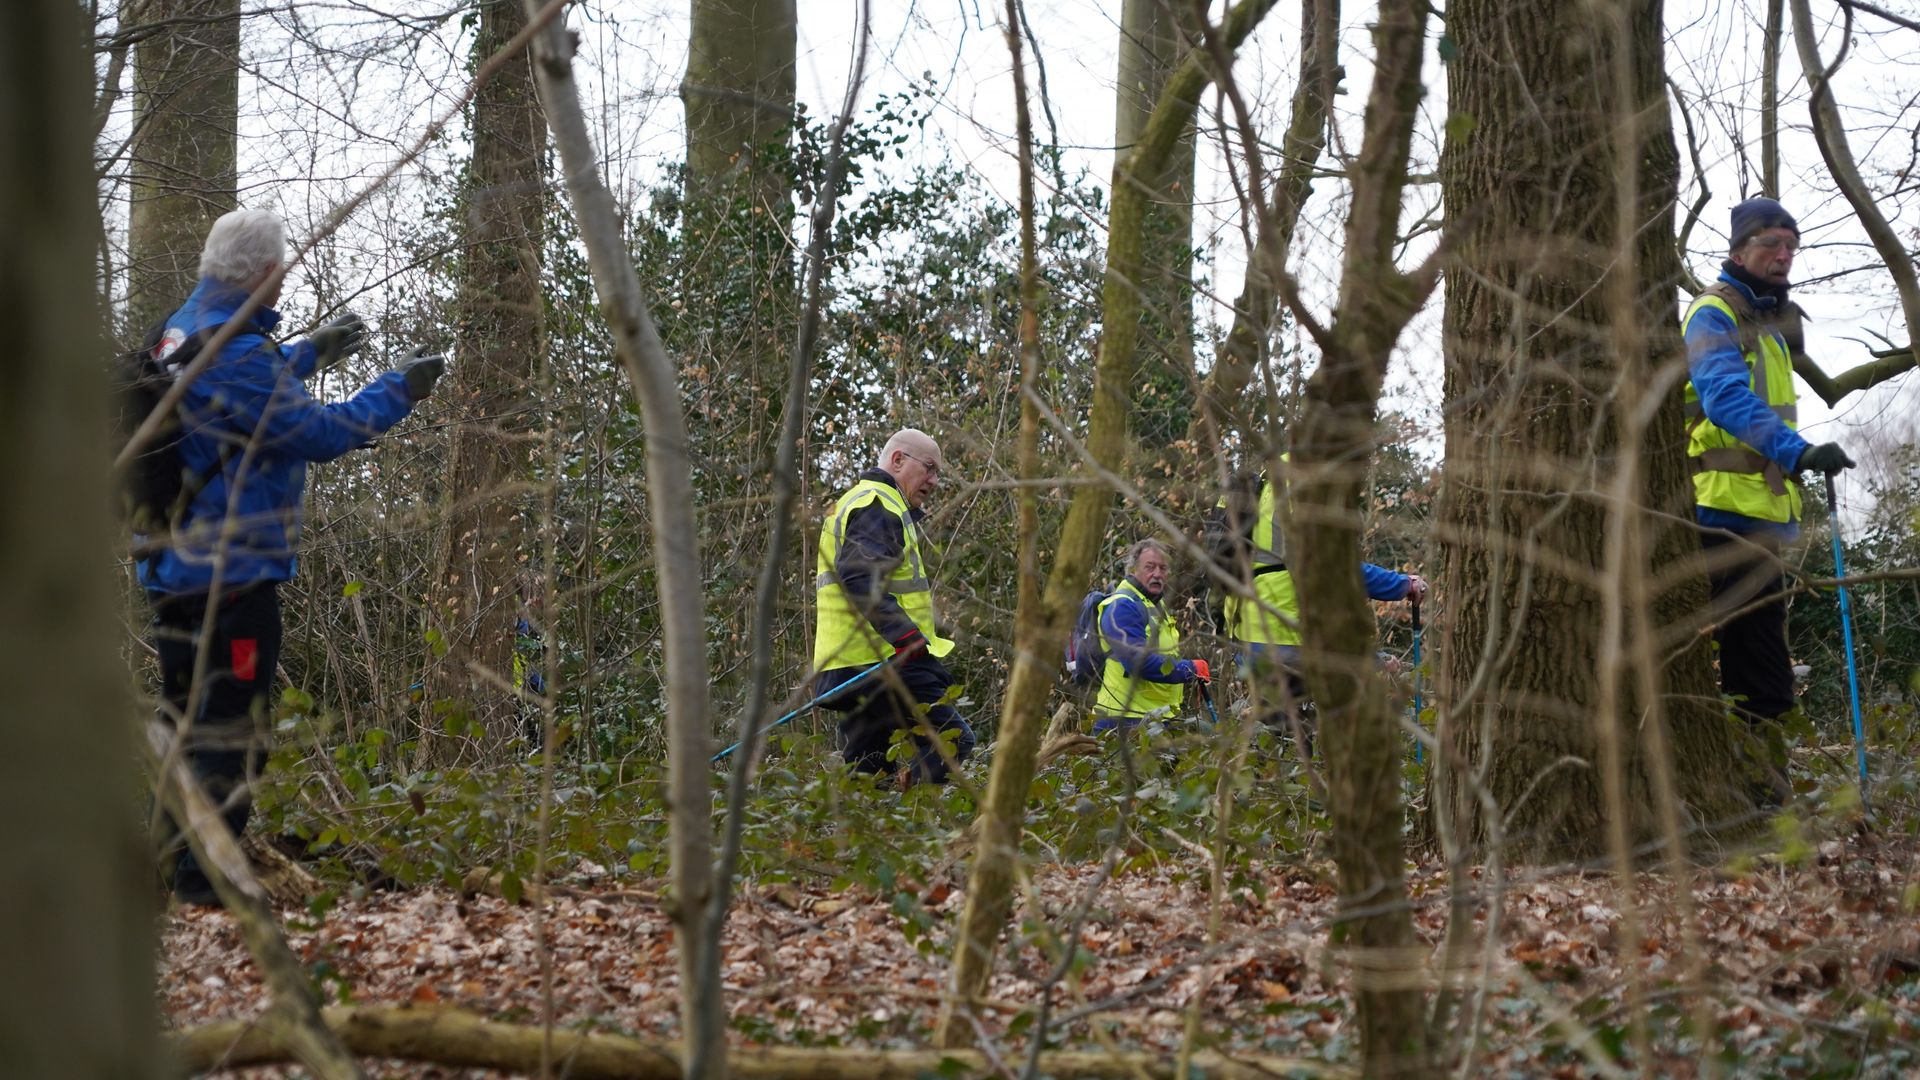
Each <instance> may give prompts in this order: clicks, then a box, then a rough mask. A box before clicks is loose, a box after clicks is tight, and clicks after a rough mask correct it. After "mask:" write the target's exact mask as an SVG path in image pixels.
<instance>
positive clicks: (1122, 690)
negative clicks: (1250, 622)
mask: <svg viewBox="0 0 1920 1080" xmlns="http://www.w3.org/2000/svg"><path fill="white" fill-rule="evenodd" d="M1172 567H1173V560H1172V559H1171V558H1170V557H1169V556H1168V554H1167V548H1166V545H1164V544H1162V543H1160V541H1158V540H1141V541H1139V542H1138V543H1136V544H1134V545H1133V546H1132V547H1130V548H1128V549H1127V576H1126V577H1125V578H1123V579H1121V581H1120V584H1118V585H1116V586H1114V588H1113V592H1112V593H1111V594H1109V595H1108V596H1107V598H1106V599H1105V600H1102V601H1101V602H1100V610H1099V619H1098V621H1097V623H1096V625H1097V626H1098V627H1099V632H1100V649H1101V652H1102V654H1103V655H1104V659H1103V660H1102V661H1101V664H1100V689H1099V690H1098V692H1097V693H1095V695H1094V699H1093V730H1094V733H1095V734H1104V733H1106V732H1109V731H1116V730H1119V731H1125V730H1130V729H1132V728H1133V727H1134V726H1135V725H1137V724H1139V723H1140V722H1141V721H1143V720H1146V719H1148V718H1149V717H1152V716H1154V715H1155V714H1156V713H1157V714H1160V715H1163V716H1171V715H1173V714H1175V713H1178V712H1179V711H1180V705H1181V703H1182V702H1183V701H1184V700H1185V698H1186V685H1187V684H1188V683H1190V682H1206V681H1207V680H1208V678H1210V677H1211V672H1209V671H1208V670H1207V662H1206V661H1205V660H1182V659H1180V630H1179V628H1178V627H1176V626H1174V624H1173V619H1172V617H1171V616H1169V615H1168V614H1167V608H1166V605H1165V603H1163V598H1164V596H1165V594H1166V589H1167V574H1168V572H1169V571H1170V570H1171V569H1172Z"/></svg>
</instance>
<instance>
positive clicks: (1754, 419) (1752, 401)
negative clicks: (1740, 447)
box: [1686, 270, 1810, 539]
mask: <svg viewBox="0 0 1920 1080" xmlns="http://www.w3.org/2000/svg"><path fill="white" fill-rule="evenodd" d="M1720 280H1721V281H1724V282H1727V283H1728V284H1730V285H1732V286H1733V287H1734V288H1736V289H1739V290H1740V291H1741V292H1743V293H1745V294H1746V295H1747V297H1748V298H1749V299H1750V300H1751V301H1752V302H1753V309H1754V310H1755V311H1757V312H1759V313H1760V314H1762V315H1765V314H1767V313H1769V312H1772V311H1773V310H1775V309H1776V308H1778V307H1779V306H1780V305H1781V304H1782V303H1783V302H1784V301H1785V297H1783V296H1779V295H1775V294H1774V292H1773V291H1771V290H1768V291H1761V290H1756V289H1755V288H1753V286H1752V285H1750V284H1749V283H1747V282H1746V281H1743V280H1741V278H1740V276H1739V275H1737V274H1734V273H1732V272H1730V271H1725V270H1723V271H1721V273H1720ZM1686 335H1687V375H1688V377H1689V378H1691V379H1692V380H1693V390H1694V393H1696V394H1698V395H1699V396H1700V409H1701V411H1702V412H1704V413H1706V414H1707V419H1708V420H1710V421H1712V422H1713V423H1714V424H1715V425H1716V426H1718V427H1721V428H1724V429H1725V430H1726V431H1727V433H1728V434H1730V435H1732V436H1733V437H1734V438H1736V439H1739V440H1740V441H1741V442H1743V443H1746V444H1747V445H1748V446H1751V447H1753V448H1754V449H1755V450H1757V451H1759V452H1760V454H1761V455H1762V456H1763V457H1765V458H1766V459H1767V460H1768V461H1771V462H1773V463H1774V464H1776V465H1778V466H1780V469H1781V471H1783V472H1785V473H1787V474H1788V475H1792V474H1793V472H1794V466H1796V465H1798V464H1800V455H1801V454H1802V453H1803V452H1804V451H1805V450H1806V449H1807V447H1808V445H1810V444H1809V443H1808V442H1807V440H1806V439H1804V438H1802V437H1801V436H1800V435H1799V434H1798V433H1797V432H1795V431H1794V430H1793V429H1792V428H1790V427H1788V426H1787V424H1786V421H1784V420H1782V419H1780V417H1779V416H1778V415H1776V414H1775V413H1774V411H1773V410H1772V409H1771V408H1769V407H1768V405H1767V403H1766V402H1764V401H1761V400H1760V395H1758V394H1756V393H1754V392H1753V383H1752V378H1753V373H1752V371H1751V370H1750V369H1749V368H1748V367H1747V359H1746V357H1745V356H1744V355H1742V354H1741V352H1740V335H1739V331H1738V329H1737V328H1736V327H1735V326H1734V324H1733V320H1732V319H1729V318H1727V316H1726V313H1725V312H1723V311H1721V310H1720V309H1719V308H1713V307H1702V308H1701V309H1700V310H1699V311H1696V312H1694V313H1693V317H1692V318H1690V319H1689V320H1687V328H1686ZM1694 518H1695V519H1696V520H1697V521H1699V522H1700V524H1702V525H1705V526H1708V527H1709V528H1714V529H1727V530H1730V531H1732V532H1736V533H1742V534H1748V533H1756V532H1773V533H1775V534H1777V535H1778V536H1780V537H1781V538H1782V539H1791V538H1792V537H1793V536H1795V535H1797V534H1798V533H1799V531H1800V530H1799V528H1798V526H1796V525H1794V524H1793V523H1792V522H1787V523H1785V524H1782V523H1778V522H1772V521H1762V520H1760V519H1759V518H1751V517H1748V516H1747V515H1745V514H1737V513H1734V512H1733V511H1731V510H1721V509H1719V508H1717V507H1712V506H1699V507H1695V508H1694Z"/></svg>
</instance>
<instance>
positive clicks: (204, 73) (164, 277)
mask: <svg viewBox="0 0 1920 1080" xmlns="http://www.w3.org/2000/svg"><path fill="white" fill-rule="evenodd" d="M128 11H129V12H130V14H131V15H132V18H133V20H134V21H135V22H136V23H137V24H143V25H150V26H152V27H154V30H153V34H152V36H151V37H148V38H146V39H145V40H143V41H141V42H140V43H139V44H138V45H137V46H135V47H134V67H133V101H134V125H135V126H134V137H133V142H132V145H131V146H130V147H129V152H128V158H129V161H130V167H129V169H128V176H129V179H130V183H129V188H130V193H129V194H130V200H131V201H130V204H129V207H128V211H127V256H128V271H127V279H128V280H127V320H128V323H129V325H130V329H129V332H130V333H133V334H139V333H140V332H142V331H144V330H145V329H146V328H147V326H149V325H151V324H152V323H153V322H154V320H156V319H159V318H160V317H162V316H164V315H166V314H167V313H168V312H170V311H172V310H173V309H174V308H176V307H178V306H179V305H180V302H181V301H183V300H185V299H186V298H187V294H188V293H190V292H192V291H193V286H194V283H195V282H196V281H197V280H199V277H200V271H199V266H200V244H201V242H202V241H203V240H205V239H206V235H207V230H208V229H210V228H212V227H213V221H214V219H215V218H217V217H219V216H220V215H221V214H224V213H226V212H227V211H229V210H232V209H233V208H234V207H235V206H237V205H239V204H238V202H237V199H236V195H235V187H236V183H237V181H236V177H235V173H234V156H235V152H236V144H237V139H238V127H239V115H240V0H145V2H144V3H134V4H131V5H129V7H128Z"/></svg>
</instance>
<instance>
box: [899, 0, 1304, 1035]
mask: <svg viewBox="0 0 1920 1080" xmlns="http://www.w3.org/2000/svg"><path fill="white" fill-rule="evenodd" d="M1273 3H1274V0H1241V2H1240V3H1239V4H1238V5H1236V6H1235V7H1234V9H1233V10H1232V11H1231V12H1230V13H1229V14H1228V16H1227V23H1226V27H1225V29H1224V30H1223V32H1222V33H1223V36H1224V38H1225V40H1226V43H1227V47H1228V48H1229V49H1231V48H1237V47H1238V46H1239V44H1240V43H1241V42H1242V41H1244V40H1246V36H1247V35H1248V34H1249V33H1251V32H1252V30H1253V27H1254V26H1255V25H1256V24H1257V23H1258V22H1259V21H1260V18H1261V17H1262V16H1264V15H1265V14H1266V13H1267V11H1268V10H1270V9H1271V8H1272V6H1273ZM1208 78H1209V77H1208V74H1207V65H1206V64H1205V63H1204V62H1203V61H1202V58H1201V57H1200V55H1199V54H1197V53H1196V54H1193V55H1190V56H1188V57H1187V60H1186V62H1185V63H1183V64H1182V65H1181V67H1180V70H1179V72H1178V73H1176V74H1175V75H1174V77H1173V78H1172V79H1171V80H1169V81H1168V84H1167V90H1166V94H1165V95H1164V96H1163V97H1162V98H1161V99H1160V103H1159V105H1157V106H1156V107H1155V108H1154V115H1153V119H1152V120H1151V121H1150V122H1149V123H1148V125H1147V129H1146V132H1145V134H1144V135H1143V136H1142V138H1141V140H1140V142H1139V144H1138V145H1137V146H1136V147H1135V148H1134V152H1133V154H1132V155H1131V156H1129V157H1128V158H1126V159H1125V160H1123V161H1122V162H1120V163H1119V164H1118V165H1116V166H1115V168H1114V179H1113V212H1112V216H1111V218H1110V221H1109V227H1108V246H1107V275H1106V280H1105V283H1104V285H1103V287H1102V290H1101V298H1100V301H1101V312H1102V315H1103V321H1104V323H1105V325H1106V326H1107V328H1108V329H1107V331H1106V333H1105V334H1104V335H1103V336H1102V337H1101V339H1100V357H1099V360H1098V362H1097V364H1096V366H1095V369H1094V383H1093V406H1092V410H1091V415H1090V417H1089V419H1088V425H1087V440H1086V449H1087V453H1088V455H1089V457H1090V458H1091V460H1090V461H1087V462H1082V463H1081V465H1080V467H1079V468H1077V469H1076V470H1075V472H1076V473H1077V474H1078V475H1079V476H1080V477H1081V478H1085V477H1087V476H1088V475H1090V474H1092V475H1097V474H1098V472H1099V471H1102V470H1105V471H1111V470H1113V469H1115V468H1116V467H1118V466H1119V465H1120V463H1121V460H1122V458H1123V456H1124V454H1125V450H1126V440H1127V419H1128V412H1129V409H1130V407H1131V402H1132V396H1133V386H1134V346H1135V341H1136V337H1137V334H1138V330H1139V318H1140V293H1139V290H1138V289H1137V288H1136V287H1135V283H1136V282H1137V281H1139V271H1140V263H1141V258H1142V250H1143V243H1144V235H1143V227H1142V226H1143V219H1144V217H1145V215H1146V211H1147V204H1148V194H1147V193H1148V191H1149V190H1150V188H1149V187H1148V185H1145V184H1142V183H1139V182H1137V181H1138V178H1139V177H1143V176H1151V175H1153V174H1155V173H1157V171H1158V170H1159V168H1160V164H1161V162H1162V161H1163V160H1164V157H1165V155H1166V154H1168V153H1170V152H1171V151H1172V149H1173V146H1174V144H1175V143H1176V142H1177V141H1178V140H1179V138H1180V134H1181V132H1182V131H1183V130H1185V128H1186V126H1187V124H1188V122H1189V121H1190V120H1191V119H1192V116H1193V111H1194V108H1195V106H1196V105H1197V104H1198V102H1199V100H1200V91H1201V90H1202V89H1203V88H1205V86H1206V84H1207V81H1208ZM1112 511H1113V492H1112V491H1110V490H1108V488H1107V487H1106V486H1104V485H1102V484H1076V485H1075V486H1074V496H1073V504H1072V506H1071V508H1070V509H1069V510H1068V511H1067V520H1066V524H1065V526H1064V527H1063V529H1062V530H1061V537H1060V542H1059V545H1058V547H1057V548H1056V549H1055V550H1056V552H1057V554H1056V555H1055V556H1054V563H1053V571H1052V573H1051V574H1050V575H1049V577H1048V579H1047V587H1046V591H1045V593H1044V596H1043V599H1042V601H1041V603H1040V604H1039V605H1038V610H1037V611H1034V612H1032V613H1031V614H1032V616H1033V617H1031V618H1029V617H1027V616H1028V614H1029V613H1027V612H1022V613H1021V618H1020V619H1019V622H1018V625H1017V626H1016V627H1015V628H1014V640H1015V643H1016V647H1015V650H1014V652H1015V655H1016V657H1017V658H1016V659H1015V661H1014V665H1013V672H1012V676H1011V678H1010V679H1009V681H1008V684H1007V690H1006V695H1005V697H1004V698H1003V699H1002V704H1001V709H1000V725H999V737H998V740H997V742H996V745H995V747H994V754H993V767H992V770H991V772H990V773H989V774H988V779H987V793H986V797H985V801H984V803H983V804H982V805H981V808H980V816H979V821H978V823H977V824H978V835H979V838H980V845H979V849H978V851H977V853H976V855H975V856H974V860H973V867H972V869H971V870H970V871H969V873H968V876H967V903H966V908H965V910H964V911H963V912H962V913H961V916H960V925H959V926H958V928H957V932H956V933H955V935H954V963H953V997H952V1002H951V1003H950V1004H949V1005H948V1006H947V1007H946V1008H945V1009H943V1011H942V1013H941V1016H940V1021H939V1024H938V1027H937V1028H936V1030H935V1032H934V1042H935V1044H936V1045H938V1046H946V1047H953V1046H965V1045H968V1044H970V1043H971V1042H972V1041H973V1037H974V1033H973V1027H972V1021H971V1019H970V1017H969V1015H968V1014H969V1012H970V1008H971V1004H970V1003H971V1002H972V1001H973V1000H974V999H975V998H976V997H978V996H979V994H980V993H981V992H982V991H983V990H984V989H985V988H986V985H987V979H988V977H989V976H991V975H992V973H993V954H994V952H995V950H996V949H997V948H998V943H999V941H1000V934H1001V932H1002V931H1003V930H1004V929H1005V928H1006V925H1007V916H1008V914H1009V912H1010V911H1011V910H1012V904H1013V895H1012V883H1013V869H1014V860H1015V859H1016V858H1017V857H1018V856H1019V851H1020V836H1021V833H1022V831H1023V830H1024V828H1025V825H1026V810H1027V790H1028V788H1029V786H1030V785H1031V784H1032V782H1033V771H1034V761H1035V755H1036V753H1037V752H1038V750H1039V743H1040V734H1041V720H1042V717H1043V714H1044V711H1045V708H1046V701H1047V695H1048V694H1049V693H1050V692H1051V691H1052V689H1053V683H1054V677H1055V675H1056V673H1057V661H1056V659H1055V658H1056V657H1058V656H1059V655H1060V652H1061V649H1062V648H1063V647H1064V646H1065V644H1066V631H1067V622H1068V613H1069V612H1071V611H1073V610H1074V605H1075V604H1077V603H1078V602H1079V599H1080V597H1081V596H1082V595H1083V594H1084V593H1085V592H1086V589H1087V580H1088V575H1089V574H1090V573H1091V571H1092V569H1093V562H1094V555H1095V553H1096V552H1097V551H1098V549H1099V547H1100V538H1101V536H1103V535H1104V534H1105V533H1106V530H1107V521H1108V519H1109V517H1110V515H1111V514H1112Z"/></svg>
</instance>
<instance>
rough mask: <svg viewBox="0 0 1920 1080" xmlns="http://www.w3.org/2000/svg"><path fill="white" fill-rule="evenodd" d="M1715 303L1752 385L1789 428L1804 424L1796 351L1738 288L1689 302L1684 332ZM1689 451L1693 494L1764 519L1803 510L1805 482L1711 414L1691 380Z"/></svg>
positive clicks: (1721, 287) (1720, 287)
mask: <svg viewBox="0 0 1920 1080" xmlns="http://www.w3.org/2000/svg"><path fill="white" fill-rule="evenodd" d="M1709 307H1711V308H1714V309H1716V310H1718V311H1720V312H1721V313H1722V314H1724V315H1725V316H1726V317H1727V318H1728V319H1729V320H1731V321H1732V322H1733V324H1734V328H1735V330H1734V336H1735V344H1736V346H1737V347H1739V348H1740V349H1741V356H1742V358H1743V359H1744V360H1745V361H1746V364H1747V372H1748V376H1747V377H1748V386H1750V387H1751V388H1752V390H1753V394H1754V396H1755V397H1757V398H1759V399H1760V400H1761V401H1762V402H1763V403H1765V404H1766V405H1767V407H1768V408H1769V409H1771V410H1772V411H1773V414H1774V415H1775V416H1778V417H1779V418H1780V419H1781V421H1782V422H1784V423H1785V424H1786V425H1787V426H1788V427H1790V428H1798V427H1799V418H1800V410H1799V403H1798V398H1797V395H1796V393H1795V389H1794V385H1793V358H1792V356H1791V355H1790V353H1789V351H1788V348H1787V344H1786V339H1785V337H1784V336H1783V335H1782V334H1781V333H1780V331H1779V330H1778V328H1776V327H1775V326H1774V325H1773V324H1772V323H1771V322H1769V321H1768V320H1765V319H1762V318H1761V316H1760V315H1759V314H1758V313H1757V312H1756V311H1755V310H1754V309H1753V306H1752V304H1751V303H1750V302H1749V301H1748V300H1747V299H1746V297H1745V296H1743V295H1741V293H1740V292H1739V290H1737V289H1735V288H1733V287H1732V286H1730V285H1727V284H1726V283H1725V282H1718V283H1716V284H1715V285H1714V287H1712V288H1709V289H1707V290H1706V291H1705V292H1702V293H1701V294H1700V296H1699V297H1697V298H1696V299H1695V300H1694V301H1693V303H1692V304H1691V305H1690V306H1689V307H1688V308H1687V314H1686V319H1685V320H1684V321H1683V322H1682V324H1681V326H1682V330H1683V332H1684V330H1685V327H1686V325H1687V324H1688V323H1691V322H1692V320H1693V317H1694V315H1696V314H1697V313H1698V312H1700V311H1701V310H1702V309H1704V308H1709ZM1686 412H1687V420H1688V422H1687V457H1688V463H1687V464H1688V467H1689V468H1690V469H1691V471H1692V473H1693V495H1694V501H1695V502H1696V503H1697V504H1699V505H1700V506H1705V507H1710V508H1712V509H1715V510H1725V511H1730V512H1732V513H1736V514H1740V515H1742V516H1745V517H1750V518H1755V519H1757V520H1761V521H1773V522H1781V523H1785V522H1791V521H1797V520H1798V519H1799V517H1800V488H1799V485H1798V483H1797V482H1794V483H1789V480H1791V479H1794V478H1791V477H1788V476H1787V475H1786V474H1785V472H1784V471H1783V470H1782V469H1781V468H1780V466H1778V465H1776V464H1774V463H1773V462H1772V461H1770V460H1768V459H1767V458H1766V456H1765V455H1763V454H1761V453H1760V452H1759V451H1757V450H1755V449H1754V448H1753V447H1751V446H1748V445H1747V444H1746V443H1743V442H1741V441H1740V440H1739V439H1738V438H1736V437H1734V435H1733V433H1731V432H1729V431H1727V430H1726V429H1724V428H1722V427H1720V426H1718V425H1716V424H1715V423H1713V422H1712V421H1711V420H1708V419H1707V418H1706V413H1705V410H1704V409H1703V408H1702V406H1701V404H1700V395H1699V393H1698V392H1697V391H1696V390H1695V389H1694V386H1693V384H1692V383H1691V382H1689V383H1688V384H1687V390H1686Z"/></svg>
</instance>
